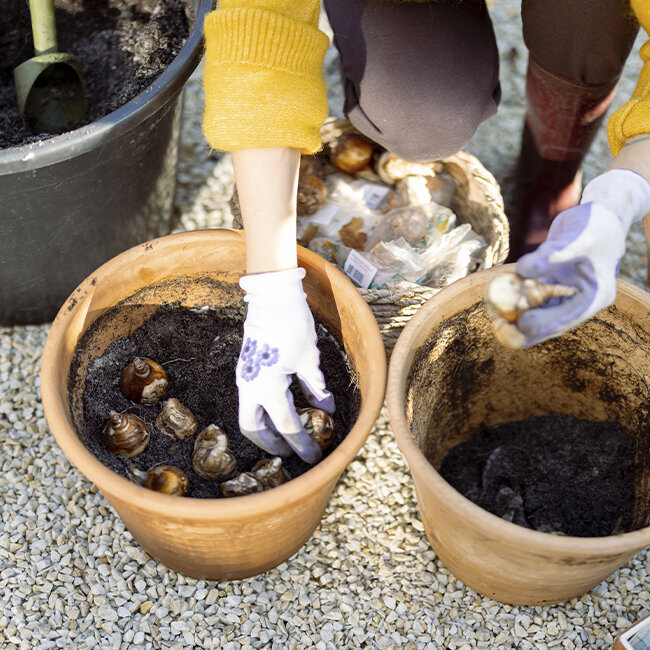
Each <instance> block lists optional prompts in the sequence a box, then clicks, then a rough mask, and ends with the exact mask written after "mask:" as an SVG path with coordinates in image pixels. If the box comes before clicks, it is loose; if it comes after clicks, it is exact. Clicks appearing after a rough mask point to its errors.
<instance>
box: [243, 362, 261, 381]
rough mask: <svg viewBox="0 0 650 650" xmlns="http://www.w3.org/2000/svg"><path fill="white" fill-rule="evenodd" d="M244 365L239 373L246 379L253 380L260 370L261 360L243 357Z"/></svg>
mask: <svg viewBox="0 0 650 650" xmlns="http://www.w3.org/2000/svg"><path fill="white" fill-rule="evenodd" d="M241 361H242V365H241V368H240V370H239V374H240V375H241V376H242V377H243V378H244V379H245V380H246V381H253V379H255V377H257V375H258V374H259V372H260V362H259V361H257V359H244V358H242V359H241Z"/></svg>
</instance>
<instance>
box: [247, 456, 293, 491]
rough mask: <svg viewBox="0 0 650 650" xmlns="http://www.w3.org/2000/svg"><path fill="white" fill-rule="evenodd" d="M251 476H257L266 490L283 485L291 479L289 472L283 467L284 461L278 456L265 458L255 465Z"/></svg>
mask: <svg viewBox="0 0 650 650" xmlns="http://www.w3.org/2000/svg"><path fill="white" fill-rule="evenodd" d="M251 474H253V476H255V478H256V479H257V480H258V481H259V482H260V483H261V484H262V486H263V487H264V489H265V490H268V489H270V488H274V487H277V486H278V485H282V484H283V483H286V482H287V481H288V480H289V479H290V478H291V477H290V476H289V472H287V470H286V469H285V468H284V467H283V466H282V459H281V458H279V457H278V456H276V457H275V458H263V459H262V460H261V461H259V463H256V464H255V466H254V467H253V469H252V470H251Z"/></svg>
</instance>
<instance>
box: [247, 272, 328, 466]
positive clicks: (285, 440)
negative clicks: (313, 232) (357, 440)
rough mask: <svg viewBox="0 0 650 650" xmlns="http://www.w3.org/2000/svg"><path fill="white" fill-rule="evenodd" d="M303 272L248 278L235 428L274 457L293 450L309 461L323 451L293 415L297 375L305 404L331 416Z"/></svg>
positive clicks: (316, 459) (248, 276) (249, 276)
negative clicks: (293, 391)
mask: <svg viewBox="0 0 650 650" xmlns="http://www.w3.org/2000/svg"><path fill="white" fill-rule="evenodd" d="M304 277H305V270H304V269H301V268H297V269H289V270H286V271H274V272H270V273H258V274H254V275H246V276H244V277H242V278H241V280H240V282H239V284H240V285H241V287H242V289H244V291H245V292H246V296H245V298H244V300H245V301H246V302H247V303H248V313H247V315H246V320H245V322H244V341H243V345H242V349H241V353H240V355H239V360H238V362H237V386H238V388H239V428H240V430H241V432H242V434H243V435H244V436H246V437H247V438H248V439H249V440H251V441H252V442H254V443H255V444H256V445H258V446H259V447H261V448H262V449H264V450H265V451H267V452H268V453H269V454H273V455H275V456H290V455H291V454H292V453H293V452H295V453H296V454H298V456H300V458H302V459H303V460H304V461H306V462H308V463H315V462H317V461H318V460H320V458H321V456H322V452H321V449H320V447H319V446H318V444H317V443H316V442H315V441H314V440H313V439H312V438H310V437H309V435H308V434H307V432H306V431H305V429H304V427H303V426H302V424H301V422H300V419H299V418H298V416H297V415H296V409H295V407H294V403H293V396H292V395H291V392H290V390H289V386H290V384H291V379H292V376H293V375H294V374H295V375H296V377H297V379H298V383H299V384H300V387H301V389H302V391H303V393H304V394H305V397H306V398H307V401H308V402H309V404H311V405H312V406H314V407H316V408H320V409H322V410H324V411H327V412H328V413H330V414H332V413H334V398H333V397H332V394H331V393H330V392H329V391H328V390H327V389H326V388H325V378H324V377H323V373H322V372H321V370H320V367H319V362H320V353H319V351H318V348H317V347H316V340H317V338H316V330H315V326H314V319H313V317H312V314H311V311H310V310H309V307H308V306H307V299H306V296H305V293H304V291H303V288H302V279H303V278H304Z"/></svg>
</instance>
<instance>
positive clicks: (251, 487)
mask: <svg viewBox="0 0 650 650" xmlns="http://www.w3.org/2000/svg"><path fill="white" fill-rule="evenodd" d="M263 489H264V486H263V485H262V484H261V483H260V482H259V481H258V480H257V478H256V476H255V475H254V474H252V473H251V472H243V473H242V474H240V475H239V476H236V477H235V478H233V479H230V480H229V481H224V482H223V483H222V484H221V494H223V496H225V497H242V496H245V495H247V494H254V493H255V492H261V491H262V490H263Z"/></svg>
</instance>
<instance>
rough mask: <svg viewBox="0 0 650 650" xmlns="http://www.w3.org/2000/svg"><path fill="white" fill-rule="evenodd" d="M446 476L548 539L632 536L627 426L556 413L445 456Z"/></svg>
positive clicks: (484, 436)
mask: <svg viewBox="0 0 650 650" xmlns="http://www.w3.org/2000/svg"><path fill="white" fill-rule="evenodd" d="M440 474H441V476H442V477H443V478H444V479H445V480H446V481H447V482H448V483H450V484H451V485H452V486H453V487H454V488H455V489H456V490H458V491H459V492H460V493H461V494H463V495H464V496H466V497H467V498H468V499H470V500H471V501H473V502H474V503H476V504H477V505H479V506H481V507H482V508H484V509H485V510H487V511H489V512H491V513H493V514H495V515H497V516H499V517H503V518H504V519H507V520H508V521H512V522H513V523H515V524H519V525H521V526H525V527H527V528H534V529H535V530H539V531H542V532H556V533H557V532H559V533H564V534H566V535H575V536H578V537H600V536H606V535H612V534H616V533H622V532H626V531H627V530H628V528H629V525H630V521H631V518H632V512H633V508H634V480H633V477H634V444H633V442H632V440H631V438H630V437H629V436H628V435H626V434H625V432H624V431H623V430H622V428H621V427H620V425H618V424H617V423H612V422H591V421H588V420H583V419H580V418H576V417H573V416H570V415H561V414H558V413H551V414H549V415H545V416H539V417H529V418H526V419H524V420H520V421H519V422H511V423H508V424H502V425H500V426H496V427H492V428H486V429H484V430H483V431H482V432H480V433H479V434H476V435H474V436H473V437H472V438H470V439H469V440H467V441H466V442H464V443H461V444H459V445H456V446H455V447H454V448H452V449H451V451H450V452H449V453H448V454H447V456H445V458H444V460H443V463H442V467H441V469H440Z"/></svg>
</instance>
